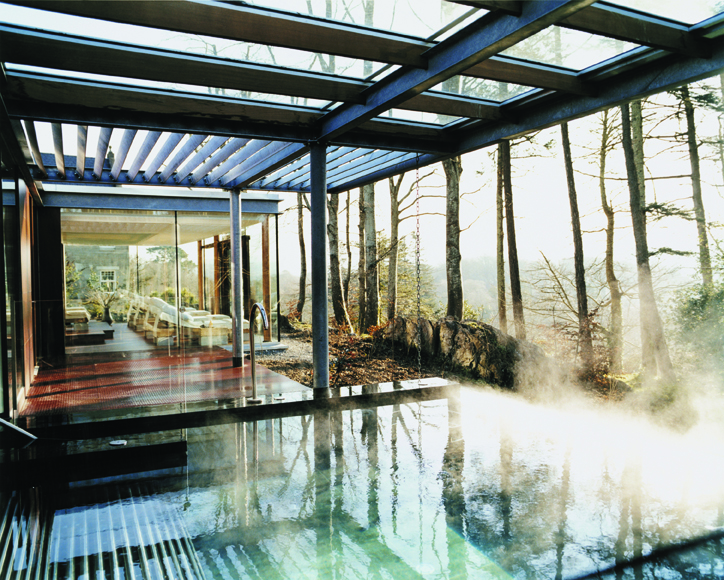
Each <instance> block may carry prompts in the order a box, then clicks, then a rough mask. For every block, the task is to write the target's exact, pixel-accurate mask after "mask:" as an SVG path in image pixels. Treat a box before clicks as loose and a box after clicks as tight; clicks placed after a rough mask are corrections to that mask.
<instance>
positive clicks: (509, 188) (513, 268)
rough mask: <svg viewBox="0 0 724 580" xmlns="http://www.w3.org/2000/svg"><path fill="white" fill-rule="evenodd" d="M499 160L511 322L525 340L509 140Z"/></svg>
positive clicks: (517, 335) (519, 336)
mask: <svg viewBox="0 0 724 580" xmlns="http://www.w3.org/2000/svg"><path fill="white" fill-rule="evenodd" d="M500 145H501V148H500V150H501V153H502V155H501V160H502V163H503V189H504V191H505V223H506V226H507V233H508V268H509V270H510V293H511V297H512V301H513V322H514V324H515V337H516V338H520V339H522V340H525V337H526V334H525V316H524V314H523V292H522V290H521V287H520V269H519V268H518V247H517V245H516V243H515V215H514V213H513V184H512V179H511V167H510V142H509V141H502V142H501V143H500Z"/></svg>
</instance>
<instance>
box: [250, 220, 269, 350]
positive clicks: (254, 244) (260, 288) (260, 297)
mask: <svg viewBox="0 0 724 580" xmlns="http://www.w3.org/2000/svg"><path fill="white" fill-rule="evenodd" d="M273 223H274V221H273V220H271V219H270V216H269V215H265V214H244V215H243V216H242V236H244V238H246V239H248V248H249V283H248V286H249V297H248V298H247V299H246V300H245V302H246V304H245V307H246V311H245V314H244V315H245V317H248V315H247V313H248V312H249V311H250V310H251V305H252V304H254V303H255V302H259V303H260V304H261V305H262V306H264V310H265V311H266V313H267V316H268V318H269V328H268V329H266V330H263V332H262V326H261V317H260V316H257V317H256V320H255V327H254V328H255V336H256V340H257V341H259V340H263V342H269V341H272V340H276V334H277V332H276V320H275V319H276V316H272V314H273V313H274V312H275V311H276V302H277V295H276V252H274V253H272V245H271V241H272V238H273V237H276V232H275V230H274V228H273V227H272V225H273ZM244 238H242V246H244V244H245V243H247V242H245V241H244ZM243 251H244V250H243V248H242V252H243ZM245 289H246V288H245Z"/></svg>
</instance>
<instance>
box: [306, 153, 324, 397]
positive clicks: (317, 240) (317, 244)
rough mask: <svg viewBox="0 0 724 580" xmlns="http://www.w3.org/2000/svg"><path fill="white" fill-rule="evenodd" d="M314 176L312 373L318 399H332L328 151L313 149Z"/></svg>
mask: <svg viewBox="0 0 724 580" xmlns="http://www.w3.org/2000/svg"><path fill="white" fill-rule="evenodd" d="M309 152H310V155H309V157H310V168H311V171H310V173H311V176H312V179H311V181H312V195H311V202H310V203H311V213H312V249H311V255H312V369H313V370H312V372H313V373H314V392H315V396H318V395H321V396H329V312H328V306H327V299H328V295H327V182H326V169H327V168H326V164H327V147H326V146H325V145H324V144H323V143H312V144H311V145H310V147H309Z"/></svg>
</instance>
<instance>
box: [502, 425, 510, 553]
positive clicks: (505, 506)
mask: <svg viewBox="0 0 724 580" xmlns="http://www.w3.org/2000/svg"><path fill="white" fill-rule="evenodd" d="M512 470H513V438H512V437H511V436H510V433H509V432H508V429H507V427H506V426H505V425H504V424H503V423H501V425H500V515H501V517H502V519H503V539H504V540H509V539H510V516H511V497H512V489H511V488H512V482H511V472H512Z"/></svg>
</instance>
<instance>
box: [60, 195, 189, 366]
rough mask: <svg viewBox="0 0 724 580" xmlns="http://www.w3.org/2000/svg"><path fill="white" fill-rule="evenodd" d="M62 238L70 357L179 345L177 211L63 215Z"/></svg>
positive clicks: (63, 212) (79, 211)
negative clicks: (177, 339) (176, 314)
mask: <svg viewBox="0 0 724 580" xmlns="http://www.w3.org/2000/svg"><path fill="white" fill-rule="evenodd" d="M61 237H62V241H63V244H64V252H65V322H66V352H67V353H68V354H70V355H73V354H85V353H88V352H109V353H110V352H120V351H124V352H125V351H138V350H153V349H156V348H171V347H173V346H174V344H175V335H176V332H175V322H174V321H175V315H174V309H175V308H176V306H177V304H176V303H177V299H176V294H177V285H176V243H175V232H174V214H173V212H165V211H133V210H86V209H63V210H61ZM114 322H115V323H118V324H115V325H114V326H110V325H111V324H113V323H114ZM111 328H112V329H113V333H112V334H113V336H112V339H110V340H105V338H108V335H107V334H106V333H105V331H107V330H110V329H111ZM101 334H106V336H105V337H102V336H101ZM102 338H104V340H102Z"/></svg>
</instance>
